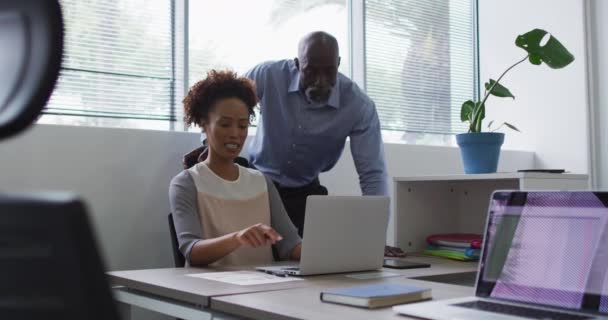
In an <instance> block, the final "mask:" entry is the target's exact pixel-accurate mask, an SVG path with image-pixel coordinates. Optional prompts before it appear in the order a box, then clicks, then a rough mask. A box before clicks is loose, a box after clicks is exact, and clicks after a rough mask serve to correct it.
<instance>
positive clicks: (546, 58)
mask: <svg viewBox="0 0 608 320" xmlns="http://www.w3.org/2000/svg"><path fill="white" fill-rule="evenodd" d="M547 34H548V32H547V31H545V30H542V29H534V30H532V31H529V32H527V33H525V34H523V35H519V36H517V38H516V39H515V45H516V46H518V47H520V48H522V49H524V50H526V51H527V52H528V54H529V55H530V58H529V59H530V63H532V64H536V65H538V64H540V63H541V61H542V62H544V63H546V64H547V65H548V66H549V67H551V68H553V69H560V68H563V67H565V66H567V65H569V64H570V63H571V62H572V61H574V56H573V55H572V54H571V53H570V52H569V51H568V49H566V47H564V46H563V45H562V44H561V42H559V40H557V39H556V38H555V37H554V36H553V35H551V34H549V40H548V41H547V43H545V45H543V46H541V41H542V40H543V38H544V37H545V36H546V35H547Z"/></svg>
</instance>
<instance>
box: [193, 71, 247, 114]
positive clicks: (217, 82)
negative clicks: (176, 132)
mask: <svg viewBox="0 0 608 320" xmlns="http://www.w3.org/2000/svg"><path fill="white" fill-rule="evenodd" d="M226 98H237V99H240V100H241V101H243V102H244V103H245V105H247V109H248V111H249V117H250V119H251V118H253V117H254V111H253V108H254V107H255V105H256V104H257V103H258V98H257V95H256V90H255V84H254V83H253V81H251V80H249V79H247V78H244V77H238V76H237V75H236V73H234V72H232V71H217V70H211V71H209V72H208V73H207V78H205V79H204V80H201V81H199V82H197V83H196V84H194V85H193V86H192V87H191V88H190V90H189V91H188V95H186V97H185V98H184V122H185V123H186V125H187V126H190V125H193V124H194V125H198V126H200V125H201V122H202V121H203V120H207V119H208V118H209V112H211V109H212V108H213V106H214V104H215V103H216V102H217V101H218V100H221V99H226Z"/></svg>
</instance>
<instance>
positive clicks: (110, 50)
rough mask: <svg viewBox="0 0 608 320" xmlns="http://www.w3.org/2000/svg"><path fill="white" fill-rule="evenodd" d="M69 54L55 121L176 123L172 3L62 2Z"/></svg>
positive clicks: (51, 110) (53, 106)
mask: <svg viewBox="0 0 608 320" xmlns="http://www.w3.org/2000/svg"><path fill="white" fill-rule="evenodd" d="M61 5H62V10H63V15H64V21H65V29H66V34H65V52H64V59H63V65H62V71H61V74H60V77H59V81H58V84H57V86H56V89H55V92H54V93H53V95H52V97H51V99H50V101H49V104H48V105H47V108H46V110H45V113H46V114H51V115H73V116H89V117H105V118H124V119H149V120H167V121H170V120H175V118H176V116H175V111H174V110H175V108H174V100H175V99H174V97H175V89H176V88H175V81H174V80H175V68H174V64H175V61H174V57H173V46H174V41H173V28H174V26H173V20H172V19H173V5H172V1H171V0H162V1H161V0H115V1H103V0H62V1H61Z"/></svg>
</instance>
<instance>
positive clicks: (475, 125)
mask: <svg viewBox="0 0 608 320" xmlns="http://www.w3.org/2000/svg"><path fill="white" fill-rule="evenodd" d="M529 56H530V55H529V54H528V55H526V56H525V57H524V58H523V59H521V60H519V61H517V62H516V63H515V64H513V65H512V66H510V67H509V68H507V70H505V72H503V73H502V74H501V75H500V77H499V78H498V80H496V82H494V84H493V85H492V86H491V87H490V89H486V92H485V95H484V97H483V100H481V103H480V104H479V108H478V109H477V110H476V111H477V112H475V114H474V116H473V122H472V123H471V127H470V128H469V132H481V119H480V118H479V117H480V116H481V113H482V112H481V109H482V108H485V103H486V100H488V97H490V94H491V93H492V90H494V87H496V85H497V84H498V83H499V82H500V80H502V78H503V77H504V76H505V74H507V72H509V71H510V70H511V69H513V68H515V66H517V65H518V64H520V63H522V62H524V61H526V60H527V59H528V57H529ZM484 87H485V85H484Z"/></svg>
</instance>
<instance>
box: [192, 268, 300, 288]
mask: <svg viewBox="0 0 608 320" xmlns="http://www.w3.org/2000/svg"><path fill="white" fill-rule="evenodd" d="M187 276H188V277H194V278H201V279H206V280H213V281H220V282H226V283H230V284H236V285H239V286H253V285H256V284H269V283H281V282H289V281H300V280H302V279H300V278H295V277H277V276H275V275H271V274H266V273H263V272H259V271H226V272H209V273H192V274H187Z"/></svg>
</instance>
